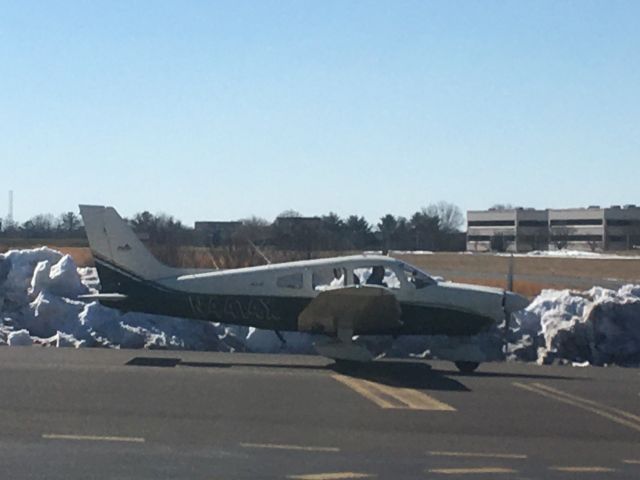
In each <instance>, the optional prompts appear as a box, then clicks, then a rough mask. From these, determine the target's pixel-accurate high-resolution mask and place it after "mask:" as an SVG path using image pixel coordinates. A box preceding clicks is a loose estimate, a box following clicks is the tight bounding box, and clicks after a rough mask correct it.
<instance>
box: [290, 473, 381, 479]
mask: <svg viewBox="0 0 640 480" xmlns="http://www.w3.org/2000/svg"><path fill="white" fill-rule="evenodd" d="M373 477H375V475H373V474H371V473H359V472H331V473H310V474H306V475H288V476H287V478H291V479H295V480H348V479H350V478H373Z"/></svg>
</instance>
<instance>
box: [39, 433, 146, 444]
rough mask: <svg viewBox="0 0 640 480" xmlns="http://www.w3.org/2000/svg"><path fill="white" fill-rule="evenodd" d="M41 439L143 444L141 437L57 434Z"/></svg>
mask: <svg viewBox="0 0 640 480" xmlns="http://www.w3.org/2000/svg"><path fill="white" fill-rule="evenodd" d="M42 438H46V439H49V440H79V441H89V442H131V443H144V438H142V437H114V436H100V435H61V434H57V433H44V434H43V435H42Z"/></svg>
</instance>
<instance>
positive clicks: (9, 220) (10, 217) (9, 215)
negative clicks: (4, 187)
mask: <svg viewBox="0 0 640 480" xmlns="http://www.w3.org/2000/svg"><path fill="white" fill-rule="evenodd" d="M7 224H8V225H13V190H9V212H8V213H7Z"/></svg>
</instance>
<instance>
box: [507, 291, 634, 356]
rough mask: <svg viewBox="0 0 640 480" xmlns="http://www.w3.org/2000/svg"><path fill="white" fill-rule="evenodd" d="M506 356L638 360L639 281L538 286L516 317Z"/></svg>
mask: <svg viewBox="0 0 640 480" xmlns="http://www.w3.org/2000/svg"><path fill="white" fill-rule="evenodd" d="M511 336H512V337H511V338H510V345H509V354H510V357H511V358H516V359H519V360H525V361H536V362H538V363H541V364H546V363H552V362H554V361H556V360H561V361H571V362H576V363H583V362H589V363H591V364H593V365H606V364H611V363H615V364H619V365H638V364H640V285H625V286H623V287H621V288H620V289H619V290H617V291H616V290H609V289H606V288H602V287H594V288H592V289H591V290H588V291H585V292H575V291H570V290H559V291H558V290H543V291H542V292H541V293H540V295H539V296H538V297H536V298H535V299H534V300H533V301H532V302H531V304H530V305H529V306H528V307H527V308H526V309H525V310H524V311H522V312H519V313H518V314H516V316H515V325H514V326H513V327H512V332H511Z"/></svg>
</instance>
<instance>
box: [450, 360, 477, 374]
mask: <svg viewBox="0 0 640 480" xmlns="http://www.w3.org/2000/svg"><path fill="white" fill-rule="evenodd" d="M454 363H455V364H456V367H458V370H460V371H461V372H462V373H473V372H475V371H476V369H477V368H478V367H479V366H480V363H479V362H454Z"/></svg>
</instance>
